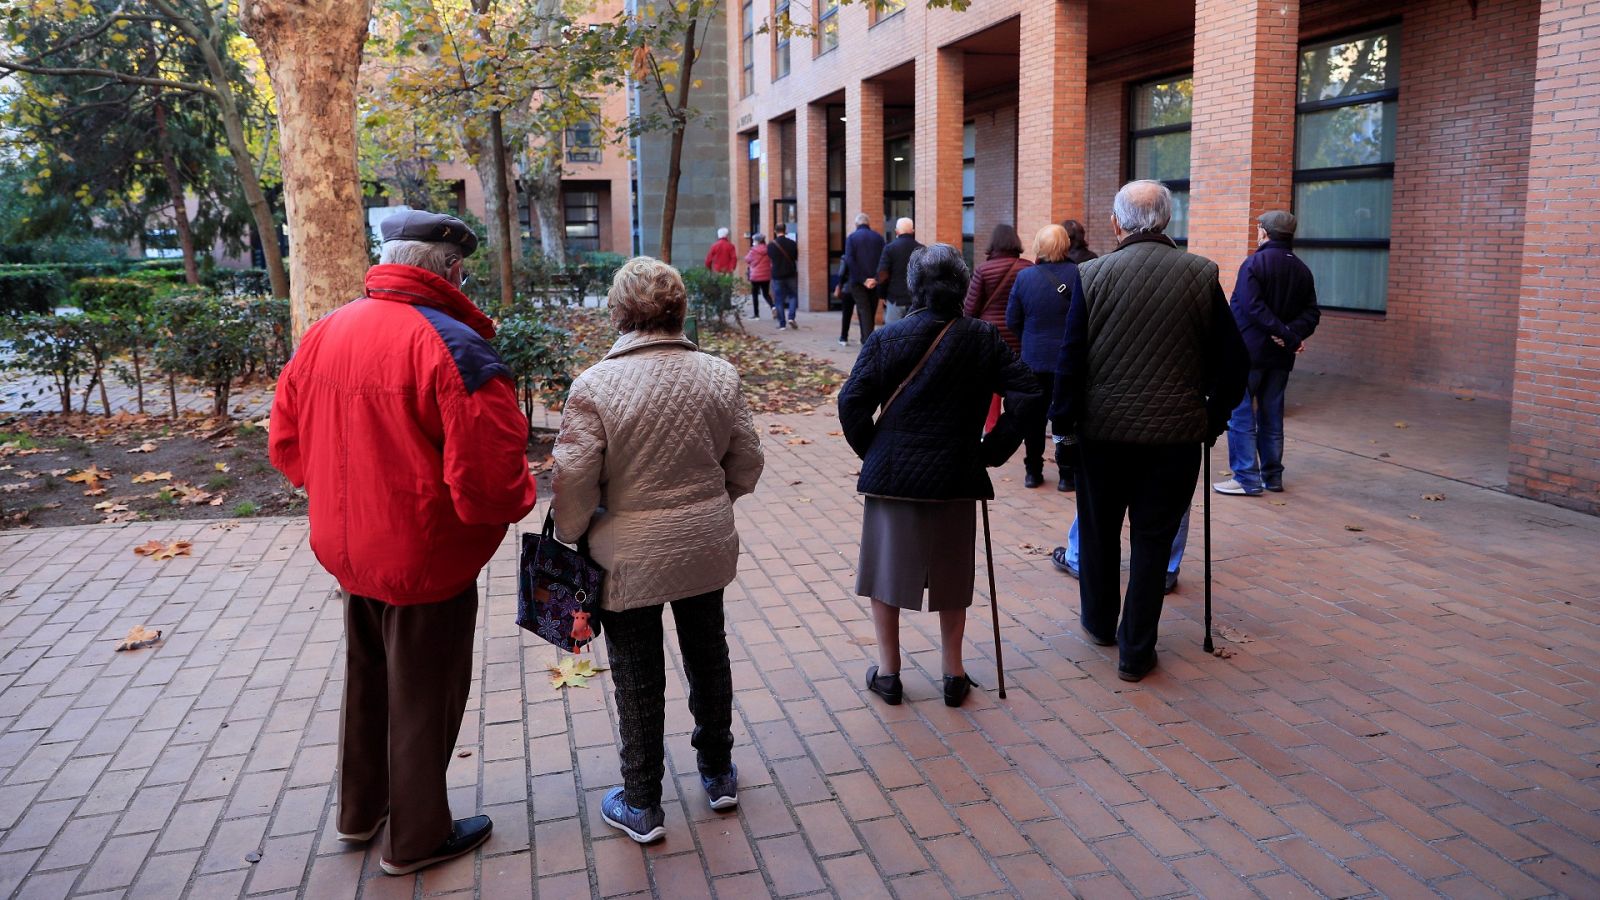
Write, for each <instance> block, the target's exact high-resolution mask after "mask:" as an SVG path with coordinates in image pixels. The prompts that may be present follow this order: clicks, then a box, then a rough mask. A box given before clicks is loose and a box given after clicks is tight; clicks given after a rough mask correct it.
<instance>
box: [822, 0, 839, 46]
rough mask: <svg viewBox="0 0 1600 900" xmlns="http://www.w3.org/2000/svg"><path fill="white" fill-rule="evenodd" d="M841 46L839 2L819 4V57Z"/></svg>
mask: <svg viewBox="0 0 1600 900" xmlns="http://www.w3.org/2000/svg"><path fill="white" fill-rule="evenodd" d="M837 46H839V0H819V2H818V3H817V55H818V56H821V55H822V54H824V53H827V52H828V51H829V50H832V49H833V48H835V47H837Z"/></svg>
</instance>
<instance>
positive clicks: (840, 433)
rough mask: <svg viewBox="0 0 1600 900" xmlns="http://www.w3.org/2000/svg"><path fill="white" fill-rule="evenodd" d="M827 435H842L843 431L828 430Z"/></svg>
mask: <svg viewBox="0 0 1600 900" xmlns="http://www.w3.org/2000/svg"><path fill="white" fill-rule="evenodd" d="M828 437H844V432H842V431H830V432H828Z"/></svg>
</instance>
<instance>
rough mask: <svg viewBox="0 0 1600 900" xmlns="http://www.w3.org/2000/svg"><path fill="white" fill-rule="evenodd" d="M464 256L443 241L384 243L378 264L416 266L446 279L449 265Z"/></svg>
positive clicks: (458, 248)
mask: <svg viewBox="0 0 1600 900" xmlns="http://www.w3.org/2000/svg"><path fill="white" fill-rule="evenodd" d="M466 256H467V255H466V254H465V253H462V252H461V248H460V247H459V246H457V245H455V244H450V243H445V242H443V241H384V242H383V254H382V255H381V256H380V257H379V258H378V262H380V263H385V264H392V265H397V266H416V267H417V268H419V269H427V270H428V271H429V272H432V273H433V274H435V275H437V276H439V277H440V278H445V279H448V278H449V277H450V265H451V263H454V262H456V261H457V260H461V259H465V258H466Z"/></svg>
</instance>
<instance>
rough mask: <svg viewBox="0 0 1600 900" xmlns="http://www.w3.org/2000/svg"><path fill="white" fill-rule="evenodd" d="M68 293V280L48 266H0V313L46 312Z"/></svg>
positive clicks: (14, 314)
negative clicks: (4, 267) (5, 267)
mask: <svg viewBox="0 0 1600 900" xmlns="http://www.w3.org/2000/svg"><path fill="white" fill-rule="evenodd" d="M66 294H67V281H66V279H65V278H63V277H62V275H61V273H60V272H59V271H57V270H56V269H54V268H51V267H47V266H17V267H14V268H7V269H0V315H8V316H16V315H21V314H24V313H49V312H51V311H52V310H54V309H55V308H56V307H57V306H60V305H61V301H62V300H63V299H65V297H66Z"/></svg>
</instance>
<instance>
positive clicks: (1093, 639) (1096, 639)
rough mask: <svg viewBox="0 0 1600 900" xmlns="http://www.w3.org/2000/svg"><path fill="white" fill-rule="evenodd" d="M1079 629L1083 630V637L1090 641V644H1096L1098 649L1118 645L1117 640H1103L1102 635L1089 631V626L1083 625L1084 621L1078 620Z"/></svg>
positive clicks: (1112, 638)
mask: <svg viewBox="0 0 1600 900" xmlns="http://www.w3.org/2000/svg"><path fill="white" fill-rule="evenodd" d="M1078 628H1080V629H1082V631H1083V636H1084V637H1086V638H1088V639H1089V643H1091V644H1094V645H1095V646H1097V647H1115V646H1116V645H1117V639H1116V638H1114V637H1111V638H1103V637H1101V636H1100V635H1098V634H1095V633H1094V632H1093V631H1090V630H1089V626H1087V625H1085V624H1083V620H1082V619H1079V620H1078Z"/></svg>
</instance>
